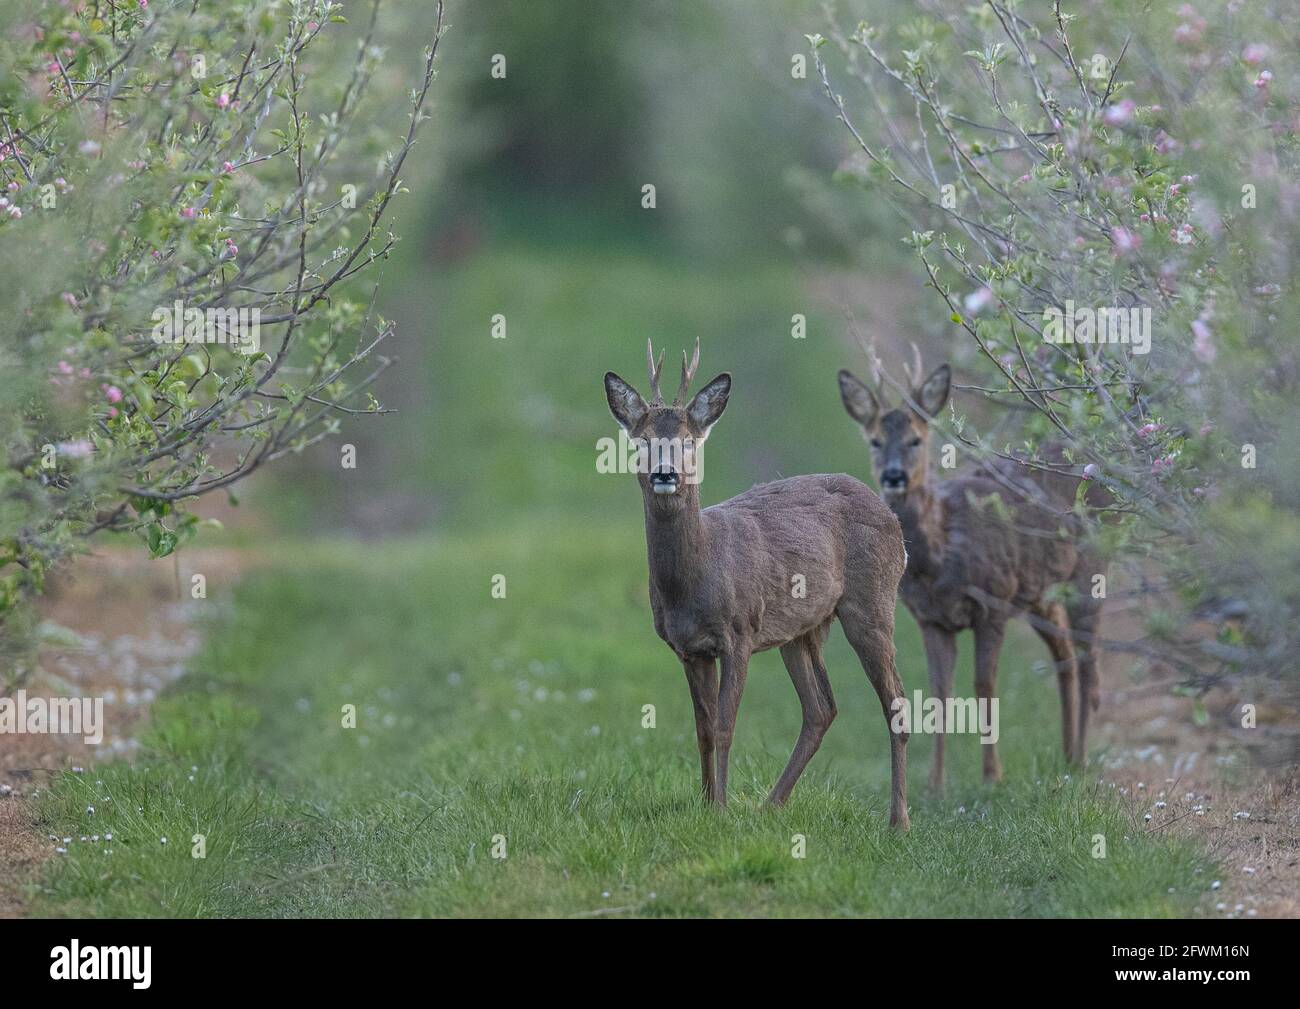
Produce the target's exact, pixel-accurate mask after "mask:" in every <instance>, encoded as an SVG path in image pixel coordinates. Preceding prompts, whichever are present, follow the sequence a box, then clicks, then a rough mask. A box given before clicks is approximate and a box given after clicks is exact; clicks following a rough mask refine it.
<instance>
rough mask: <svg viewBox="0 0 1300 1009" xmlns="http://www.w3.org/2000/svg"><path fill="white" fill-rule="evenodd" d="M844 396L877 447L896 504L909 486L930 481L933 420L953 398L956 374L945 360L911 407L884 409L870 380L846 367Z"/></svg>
mask: <svg viewBox="0 0 1300 1009" xmlns="http://www.w3.org/2000/svg"><path fill="white" fill-rule="evenodd" d="M839 379H840V398H841V399H842V400H843V401H844V409H845V410H847V411H848V413H849V416H850V417H852V418H853V419H854V420H856V421H857V422H858V423H859V424H861V425H862V432H863V434H864V435H865V437H866V439H867V442H868V443H869V444H870V445H871V465H872V470H873V471H874V472H875V475H876V480H877V481H878V482H879V484H880V496H881V497H883V498H884V499H885V501H887V502H888V503H889V504H890V505H891V506H897V505H899V504H901V503H902V502H903V501H905V500H906V499H907V492H908V489H909V488H913V487H917V486H920V485H921V484H923V483H924V482H925V478H926V473H927V472H928V471H929V465H930V453H929V448H930V423H929V421H930V418H931V417H933V416H935V415H936V414H938V412H939V411H940V410H942V409H943V405H944V403H946V402H947V401H948V392H949V389H950V387H951V382H952V372H951V370H950V369H949V367H948V366H947V365H946V364H941V365H940V366H939V367H938V368H936V369H935V370H934V371H933V372H931V373H930V376H929V377H928V378H927V379H925V381H924V382H922V383H920V385H919V387H917V388H916V389H914V390H913V392H912V400H913V402H914V403H916V405H917V406H919V407H920V408H921V411H922V412H918V411H917V410H916V409H915V408H913V407H912V406H911V405H907V406H902V407H899V408H897V409H894V410H889V411H882V410H881V407H880V400H879V399H877V398H876V394H875V393H874V392H872V391H871V389H870V387H868V386H867V385H866V383H864V382H862V381H861V380H860V379H858V378H857V377H856V376H855V375H853V374H852V373H851V372H848V371H841V372H840V374H839Z"/></svg>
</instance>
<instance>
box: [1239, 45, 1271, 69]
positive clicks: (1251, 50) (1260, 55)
mask: <svg viewBox="0 0 1300 1009" xmlns="http://www.w3.org/2000/svg"><path fill="white" fill-rule="evenodd" d="M1267 58H1268V46H1266V45H1264V44H1263V43H1262V42H1252V43H1251V44H1250V45H1248V46H1246V48H1245V49H1243V50H1242V51H1241V59H1242V62H1244V63H1249V64H1250V65H1251V66H1254V65H1255V64H1256V63H1263V62H1264V60H1265V59H1267Z"/></svg>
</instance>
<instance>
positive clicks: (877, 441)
mask: <svg viewBox="0 0 1300 1009" xmlns="http://www.w3.org/2000/svg"><path fill="white" fill-rule="evenodd" d="M871 447H872V448H884V447H885V446H884V445H882V444H881V443H880V439H879V438H872V439H871Z"/></svg>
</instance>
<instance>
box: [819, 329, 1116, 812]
mask: <svg viewBox="0 0 1300 1009" xmlns="http://www.w3.org/2000/svg"><path fill="white" fill-rule="evenodd" d="M912 349H913V368H912V372H911V373H910V374H908V376H907V379H908V384H909V385H910V387H911V394H910V397H909V401H908V402H907V403H906V404H905V405H904V406H902V407H899V408H897V409H893V410H888V411H886V410H882V408H881V403H880V399H879V398H878V397H877V395H876V393H874V392H873V391H872V390H871V388H870V387H869V386H867V385H866V384H865V383H863V382H862V381H860V380H859V379H858V378H856V377H855V376H854V375H853V374H852V373H851V372H848V371H841V372H840V373H839V382H840V397H841V398H842V399H843V401H844V407H845V409H846V410H848V412H849V416H851V417H852V418H853V419H854V420H856V421H857V422H858V423H859V424H861V425H862V429H863V432H864V434H865V435H866V438H867V440H868V441H869V442H870V444H871V459H872V464H873V468H874V470H875V475H876V478H877V479H878V480H879V482H880V492H881V495H882V496H883V497H884V499H885V501H886V502H887V503H888V504H889V507H890V508H891V509H892V510H893V512H894V514H895V515H897V516H898V520H899V522H900V523H901V524H902V526H903V540H904V542H905V543H906V545H907V557H908V561H907V571H906V572H905V573H904V575H903V581H902V585H901V591H902V596H903V602H904V603H905V604H906V606H907V608H908V610H909V611H910V612H911V614H912V616H913V617H914V618H915V619H916V622H917V623H918V624H919V625H920V627H921V638H922V640H923V642H924V645H925V656H926V665H927V666H928V669H929V678H930V692H931V694H932V696H934V697H937V698H944V699H946V698H948V697H951V696H952V680H953V664H954V662H955V660H956V657H957V637H956V636H957V634H958V633H959V632H961V631H964V630H971V631H973V632H974V634H975V696H976V698H977V700H980V699H983V700H985V701H987V700H990V699H992V698H993V697H995V696H996V693H997V671H998V654H999V652H1000V651H1001V648H1002V637H1003V632H1004V629H1005V626H1006V623H1007V620H1008V618H1009V617H1010V616H1012V615H1015V614H1022V615H1026V616H1027V617H1028V619H1029V621H1030V623H1031V625H1032V626H1033V628H1034V629H1035V630H1036V631H1037V632H1038V635H1039V636H1040V637H1041V638H1042V639H1043V641H1044V642H1045V643H1046V645H1047V648H1048V650H1049V651H1050V652H1051V655H1052V659H1053V660H1054V662H1055V664H1056V675H1057V685H1058V687H1059V689H1060V694H1061V738H1062V744H1063V746H1064V750H1065V756H1066V759H1067V760H1072V761H1082V760H1084V759H1085V757H1086V755H1087V737H1088V714H1089V712H1090V711H1092V710H1095V709H1096V707H1097V706H1098V704H1099V701H1100V692H1099V690H1100V687H1099V682H1098V667H1097V649H1096V647H1095V645H1094V641H1095V638H1096V635H1097V630H1098V625H1099V622H1100V618H1101V602H1100V600H1098V599H1095V598H1093V593H1092V589H1093V576H1094V575H1097V574H1104V572H1105V566H1104V565H1103V564H1102V563H1101V562H1100V559H1099V558H1098V557H1097V556H1096V555H1095V554H1094V553H1093V552H1092V551H1091V550H1089V549H1088V548H1086V547H1085V546H1083V545H1082V543H1081V539H1082V532H1083V529H1082V523H1081V522H1080V520H1079V518H1078V517H1077V516H1076V515H1075V514H1074V513H1073V511H1072V505H1073V503H1074V500H1075V493H1076V491H1077V488H1078V484H1079V478H1078V477H1075V476H1071V475H1069V474H1065V473H1059V472H1056V471H1055V470H1049V469H1036V468H1030V467H1026V466H1024V465H1021V464H1020V463H1018V462H1012V461H1008V460H999V461H998V463H996V464H994V465H988V466H982V467H980V468H979V469H977V470H976V471H974V472H972V473H970V474H969V475H966V476H958V477H953V478H951V479H948V480H945V481H943V482H941V483H938V484H936V483H935V481H934V479H933V477H932V475H931V471H930V464H929V441H930V428H929V421H930V419H931V418H933V417H935V416H937V415H938V413H939V411H940V410H942V409H943V406H944V404H945V403H946V402H947V401H948V394H949V390H950V387H951V381H952V377H951V376H952V373H951V370H950V369H949V367H948V365H946V364H942V365H940V366H939V367H938V368H936V369H935V370H934V371H933V372H931V373H930V375H929V376H928V377H924V378H923V377H922V376H923V375H924V371H923V369H922V367H921V356H920V353H919V351H917V350H916V347H915V346H913V348H912ZM1053 452H1055V450H1053ZM1090 500H1091V496H1090ZM1093 503H1097V502H1096V501H1095V500H1094V501H1093ZM1063 583H1064V584H1066V585H1069V586H1072V588H1073V591H1072V592H1071V593H1068V595H1069V597H1070V598H1069V601H1068V602H1064V603H1062V602H1061V601H1058V600H1057V599H1055V598H1054V597H1053V596H1052V595H1050V594H1049V591H1048V590H1049V589H1051V588H1052V587H1053V586H1056V585H1061V584H1063ZM1076 669H1077V685H1076ZM1076 689H1077V695H1076ZM982 742H983V741H982ZM943 743H944V738H943V735H942V734H940V735H938V736H937V737H936V738H935V743H934V762H933V764H932V765H931V768H930V785H931V787H932V788H934V789H936V790H939V789H942V787H943ZM981 749H982V750H983V755H984V780H985V781H996V780H998V779H999V778H1000V777H1001V776H1002V769H1001V765H1000V764H999V762H998V755H997V748H996V745H995V744H988V745H984V746H982V747H981Z"/></svg>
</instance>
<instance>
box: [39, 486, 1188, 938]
mask: <svg viewBox="0 0 1300 1009" xmlns="http://www.w3.org/2000/svg"><path fill="white" fill-rule="evenodd" d="M626 492H627V509H626V512H627V515H626V516H625V517H624V516H619V517H618V518H617V521H613V522H609V523H606V524H604V525H596V526H593V525H590V524H584V525H582V526H579V527H575V526H571V525H538V524H537V523H526V524H520V525H519V526H517V527H515V531H514V532H506V533H494V534H482V535H475V536H467V537H461V538H459V539H457V540H455V541H449V542H446V543H435V542H431V541H428V540H420V541H408V542H403V543H388V544H386V545H382V546H379V547H361V546H357V545H351V546H347V545H344V546H339V547H336V548H330V549H325V548H320V547H318V548H316V550H315V552H314V553H307V554H304V553H302V552H297V551H294V552H289V551H287V550H285V552H284V553H283V554H278V555H274V556H272V557H270V558H268V560H269V564H268V568H267V569H266V570H264V571H262V572H260V573H253V574H251V575H250V576H249V577H248V578H247V579H246V580H245V581H244V582H243V583H242V584H241V585H240V586H239V588H238V589H237V591H236V593H235V599H234V602H233V606H228V605H223V604H222V603H220V602H219V601H216V600H213V601H211V602H208V603H202V604H199V605H206V606H210V607H211V611H212V615H211V616H210V618H209V619H208V621H207V625H208V626H207V630H208V634H207V645H206V648H205V650H204V651H203V653H202V654H201V655H200V657H199V658H198V660H197V661H196V663H195V671H194V672H193V673H191V674H190V675H189V676H187V677H186V678H184V679H182V680H181V681H180V682H179V683H178V684H177V685H176V687H174V688H173V689H172V690H171V691H170V692H169V693H168V694H167V695H166V696H165V697H164V698H163V699H161V700H160V702H159V703H158V704H157V705H156V707H155V709H154V715H153V726H152V729H151V730H150V732H149V734H148V735H147V737H146V739H145V744H146V745H145V747H144V750H143V752H142V756H141V758H140V759H139V760H138V761H137V762H136V763H134V764H133V765H128V764H125V763H118V764H108V765H103V766H101V767H98V768H89V769H88V770H87V773H85V774H66V775H63V776H61V777H59V778H57V779H55V780H54V782H53V783H52V786H51V787H50V788H49V789H48V790H47V791H46V793H45V795H44V797H43V800H42V802H41V805H40V812H41V815H42V818H43V821H44V822H43V829H45V830H47V831H48V832H49V833H52V834H58V835H67V836H73V837H74V843H72V844H70V845H69V846H68V853H67V854H66V855H61V856H59V857H57V858H55V859H53V860H52V861H51V862H50V863H48V864H47V867H46V870H45V874H44V878H43V879H42V881H41V883H40V886H39V889H38V891H37V892H36V893H35V895H34V903H33V906H32V908H31V910H32V912H33V913H35V914H38V915H82V914H88V915H96V916H118V915H122V916H136V915H172V916H193V915H198V916H217V915H232V916H245V915H265V916H294V915H307V916H370V915H579V914H626V915H644V916H682V915H724V916H725V915H761V916H781V915H810V914H818V915H888V916H893V915H900V916H905V915H1013V916H1037V915H1088V916H1093V915H1097V916H1108V915H1110V916H1172V915H1183V914H1186V913H1188V912H1189V911H1190V910H1191V909H1192V908H1193V906H1194V905H1195V903H1196V901H1197V900H1198V898H1200V897H1201V896H1202V895H1203V892H1204V890H1205V889H1206V888H1207V887H1208V885H1209V881H1210V879H1211V878H1213V867H1212V866H1211V865H1210V864H1209V863H1208V862H1206V861H1205V860H1204V858H1203V857H1202V856H1201V855H1200V854H1198V851H1197V849H1196V848H1194V847H1193V846H1191V845H1189V844H1188V843H1187V842H1177V841H1173V840H1169V839H1166V838H1165V836H1164V835H1161V834H1155V835H1147V834H1144V832H1143V827H1142V824H1141V821H1140V818H1135V816H1134V815H1133V814H1132V813H1131V811H1130V810H1129V809H1128V808H1127V807H1125V806H1124V805H1122V800H1119V799H1118V798H1117V797H1116V796H1115V793H1114V792H1113V791H1109V790H1105V789H1102V788H1100V787H1099V786H1098V784H1097V777H1096V774H1095V773H1092V774H1087V775H1083V776H1075V777H1074V778H1072V779H1068V780H1067V779H1066V778H1065V777H1064V776H1063V771H1064V768H1063V767H1062V764H1061V762H1060V758H1059V756H1058V753H1057V737H1058V726H1059V722H1058V715H1057V707H1056V700H1055V693H1056V691H1055V685H1054V683H1053V682H1051V681H1050V679H1049V677H1047V676H1046V675H1045V674H1044V673H1043V672H1042V671H1041V666H1040V669H1039V670H1037V671H1036V670H1035V668H1034V665H1035V663H1041V660H1042V659H1043V657H1044V656H1043V655H1042V654H1040V648H1039V646H1038V645H1037V643H1036V642H1030V641H1028V640H1027V639H1026V638H1025V637H1024V636H1019V637H1017V638H1015V639H1014V640H1012V641H1011V642H1010V644H1009V647H1008V649H1007V650H1006V652H1005V654H1004V658H1003V666H1002V677H1001V687H1002V691H1001V692H1002V698H1003V703H1002V713H1001V714H1002V740H1001V749H1002V755H1003V763H1004V766H1005V771H1006V781H1005V782H1004V783H1003V784H1002V785H1000V786H998V787H995V788H985V787H984V786H982V785H980V784H979V783H978V763H979V755H978V753H977V748H978V743H977V742H976V740H975V737H972V736H965V737H960V738H956V739H955V740H954V741H953V743H952V744H951V756H950V757H949V766H950V768H951V771H952V782H951V784H950V786H949V791H948V794H947V795H946V796H945V797H943V798H940V799H935V798H932V797H928V796H927V795H926V793H925V790H924V781H925V772H926V767H927V763H928V757H929V740H928V739H926V738H924V737H919V736H917V737H913V742H912V744H911V746H910V747H909V750H910V759H911V770H910V786H911V804H912V824H913V828H912V831H911V833H910V834H908V835H906V836H899V835H896V834H895V833H893V832H891V831H890V830H889V828H888V827H887V801H888V800H887V785H888V745H887V738H886V732H885V727H884V724H883V720H882V718H881V715H880V711H879V707H878V704H877V702H876V700H875V698H874V696H873V695H872V694H871V691H870V688H869V686H868V684H867V682H866V678H865V676H864V674H863V672H862V670H861V668H860V666H858V664H857V663H856V661H854V660H852V658H851V656H850V653H849V650H848V647H847V645H846V644H845V642H844V640H843V637H842V634H841V633H840V631H839V629H838V628H836V629H835V630H833V631H832V638H831V643H830V647H829V649H828V653H827V660H828V664H829V667H830V673H831V679H832V682H833V684H834V687H835V692H836V698H837V701H838V704H839V709H840V716H839V718H838V720H837V722H836V724H835V725H834V726H833V727H832V729H831V731H830V733H829V735H828V737H827V739H826V742H825V744H824V746H823V748H822V751H821V752H820V753H819V754H818V756H817V757H816V758H815V760H814V761H813V763H812V764H811V766H810V768H809V770H808V773H807V774H806V775H805V776H804V778H803V780H802V781H801V783H800V785H799V786H798V788H797V789H796V791H795V794H794V798H793V800H792V801H791V803H790V804H789V806H788V807H786V808H785V809H782V810H780V811H772V810H766V809H763V808H762V807H761V805H760V804H761V800H762V798H763V796H764V795H765V793H766V791H767V789H768V788H769V787H770V785H771V784H772V782H773V781H774V780H775V778H776V776H777V774H778V773H779V771H780V768H781V766H782V765H783V762H784V760H785V758H786V756H787V755H788V753H789V749H790V747H791V746H792V744H793V742H794V738H795V735H796V734H797V730H798V724H799V713H798V705H797V702H796V700H795V696H794V692H793V689H792V687H791V686H790V683H789V680H788V678H787V676H786V673H785V670H784V669H783V667H782V666H781V664H780V660H779V657H778V656H776V654H775V653H769V654H765V655H763V656H758V657H756V659H755V662H754V664H753V667H752V668H751V673H750V680H749V688H748V690H747V692H746V696H745V700H744V703H743V704H742V706H741V714H740V720H739V728H738V733H737V740H736V744H735V749H734V750H733V767H734V770H733V776H732V781H733V785H732V790H731V805H730V806H729V808H728V809H726V810H725V811H718V810H714V809H710V808H705V807H704V806H703V805H702V803H701V801H700V800H699V799H698V798H697V796H696V788H697V783H698V763H697V756H696V752H695V742H694V733H693V724H692V721H691V715H690V703H689V698H688V693H687V689H686V685H685V681H684V677H683V675H682V673H681V670H680V667H679V666H678V665H677V663H676V661H675V660H674V659H673V657H672V655H671V653H670V652H669V651H668V650H667V648H666V647H665V646H664V645H663V644H662V643H661V642H660V641H659V640H658V639H657V638H656V637H655V635H654V633H653V630H652V626H651V621H650V614H649V607H648V603H647V599H646V584H645V568H644V563H645V562H644V543H643V541H642V539H641V531H640V520H639V515H638V512H639V502H638V501H637V500H636V491H635V489H634V488H633V487H632V486H630V485H629V486H627V487H626ZM290 561H292V564H293V567H292V569H291V570H292V573H277V571H282V570H289V569H288V568H287V565H288V563H289V562H290ZM495 573H503V574H505V575H506V576H507V595H506V598H505V599H493V598H492V597H491V593H490V579H491V577H492V575H493V574H495ZM898 645H899V666H900V670H901V673H902V676H903V679H904V681H905V684H906V686H907V688H908V689H909V691H910V690H911V689H913V688H915V687H918V686H921V685H922V684H923V681H924V670H923V663H922V661H921V659H920V657H919V656H920V648H919V642H918V638H917V634H916V631H915V627H914V625H913V624H912V622H911V620H910V618H908V617H907V616H906V615H905V614H901V615H900V619H899V634H898ZM963 660H964V661H963V664H962V666H960V667H959V672H958V684H959V691H960V690H967V691H968V690H969V684H970V671H969V656H963ZM347 704H352V705H355V706H356V727H355V728H352V729H345V728H343V727H342V726H341V721H342V710H343V706H344V705H347ZM647 704H653V705H655V708H656V722H657V724H656V727H655V728H653V729H645V728H642V727H641V725H642V710H643V706H644V705H647ZM92 806H93V807H94V812H93V813H88V812H87V810H88V808H89V807H92ZM108 833H111V834H112V840H111V841H108V840H107V839H106V836H107V834H108ZM196 834H202V835H204V838H205V845H206V851H205V855H206V857H204V858H201V859H199V858H194V857H192V848H193V843H192V838H193V836H194V835H196ZM1096 834H1104V835H1105V837H1106V840H1107V854H1106V857H1105V858H1104V859H1094V858H1093V857H1092V856H1091V850H1092V845H1093V840H1092V839H1093V836H1094V835H1096ZM82 835H88V836H93V835H100V841H99V842H98V843H90V842H86V843H81V842H80V841H78V840H77V839H78V838H80V837H81V836H82ZM498 835H500V836H503V837H504V838H505V853H506V855H507V857H506V858H504V859H499V858H494V857H493V851H492V849H493V844H494V841H493V839H494V836H498ZM794 835H803V836H804V837H805V838H806V857H804V858H795V857H793V856H792V843H793V838H794ZM164 837H165V838H166V839H167V840H166V843H165V844H164V843H163V842H162V840H161V839H162V838H164Z"/></svg>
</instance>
